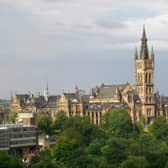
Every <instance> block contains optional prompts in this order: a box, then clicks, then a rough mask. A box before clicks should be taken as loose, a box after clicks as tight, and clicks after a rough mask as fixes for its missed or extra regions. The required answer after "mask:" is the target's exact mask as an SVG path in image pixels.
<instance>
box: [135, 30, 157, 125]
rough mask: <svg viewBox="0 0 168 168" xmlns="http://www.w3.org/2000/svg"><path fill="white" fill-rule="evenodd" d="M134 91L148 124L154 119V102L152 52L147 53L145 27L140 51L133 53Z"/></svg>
mask: <svg viewBox="0 0 168 168" xmlns="http://www.w3.org/2000/svg"><path fill="white" fill-rule="evenodd" d="M135 90H136V92H137V93H138V95H139V97H140V100H141V104H142V110H141V115H142V116H144V117H145V118H146V120H147V122H148V123H149V122H150V121H151V120H152V119H153V118H154V117H155V102H154V52H153V49H152V51H151V54H149V51H148V45H147V37H146V32H145V27H144V28H143V33H142V38H141V50H140V54H139V55H138V52H137V49H136V51H135Z"/></svg>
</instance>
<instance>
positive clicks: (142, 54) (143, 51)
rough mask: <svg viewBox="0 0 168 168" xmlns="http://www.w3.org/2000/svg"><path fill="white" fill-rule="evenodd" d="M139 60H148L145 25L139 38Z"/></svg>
mask: <svg viewBox="0 0 168 168" xmlns="http://www.w3.org/2000/svg"><path fill="white" fill-rule="evenodd" d="M140 58H141V59H148V58H149V53H148V45H147V38H146V31H145V25H143V33H142V38H141V52H140Z"/></svg>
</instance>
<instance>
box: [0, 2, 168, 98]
mask: <svg viewBox="0 0 168 168" xmlns="http://www.w3.org/2000/svg"><path fill="white" fill-rule="evenodd" d="M143 24H145V27H146V33H147V37H148V46H149V50H150V49H151V47H152V46H153V47H154V51H155V91H160V93H161V94H163V95H168V85H167V84H168V79H167V74H166V72H168V66H167V65H168V56H167V55H168V31H167V28H168V1H166V0H159V1H155V2H154V1H153V0H148V1H146V0H141V1H139V0H125V1H123V0H0V76H1V78H0V79H1V80H0V98H10V96H11V94H15V93H26V92H28V91H31V92H33V93H34V94H37V93H38V92H40V93H41V94H43V90H44V88H45V86H46V84H47V81H48V86H49V93H50V94H51V95H56V94H60V93H61V92H62V91H63V90H64V91H73V90H74V88H75V86H76V85H78V87H79V88H80V89H83V90H86V92H89V91H90V89H91V88H93V87H95V86H96V85H100V84H101V83H104V84H122V83H126V82H129V83H130V84H132V85H133V84H134V50H135V47H137V48H138V50H139V49H140V39H141V36H142V27H143Z"/></svg>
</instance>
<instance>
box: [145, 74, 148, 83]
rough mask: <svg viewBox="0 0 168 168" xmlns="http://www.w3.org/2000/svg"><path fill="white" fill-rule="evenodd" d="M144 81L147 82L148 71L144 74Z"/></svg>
mask: <svg viewBox="0 0 168 168" xmlns="http://www.w3.org/2000/svg"><path fill="white" fill-rule="evenodd" d="M145 82H146V83H148V73H146V74H145Z"/></svg>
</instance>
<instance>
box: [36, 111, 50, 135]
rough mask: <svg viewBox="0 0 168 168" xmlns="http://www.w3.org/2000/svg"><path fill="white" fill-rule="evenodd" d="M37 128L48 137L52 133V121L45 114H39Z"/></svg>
mask: <svg viewBox="0 0 168 168" xmlns="http://www.w3.org/2000/svg"><path fill="white" fill-rule="evenodd" d="M37 125H38V128H39V129H40V130H41V131H42V132H44V133H45V134H48V135H50V134H51V133H52V120H51V118H50V116H47V115H45V114H39V115H38V117H37Z"/></svg>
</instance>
